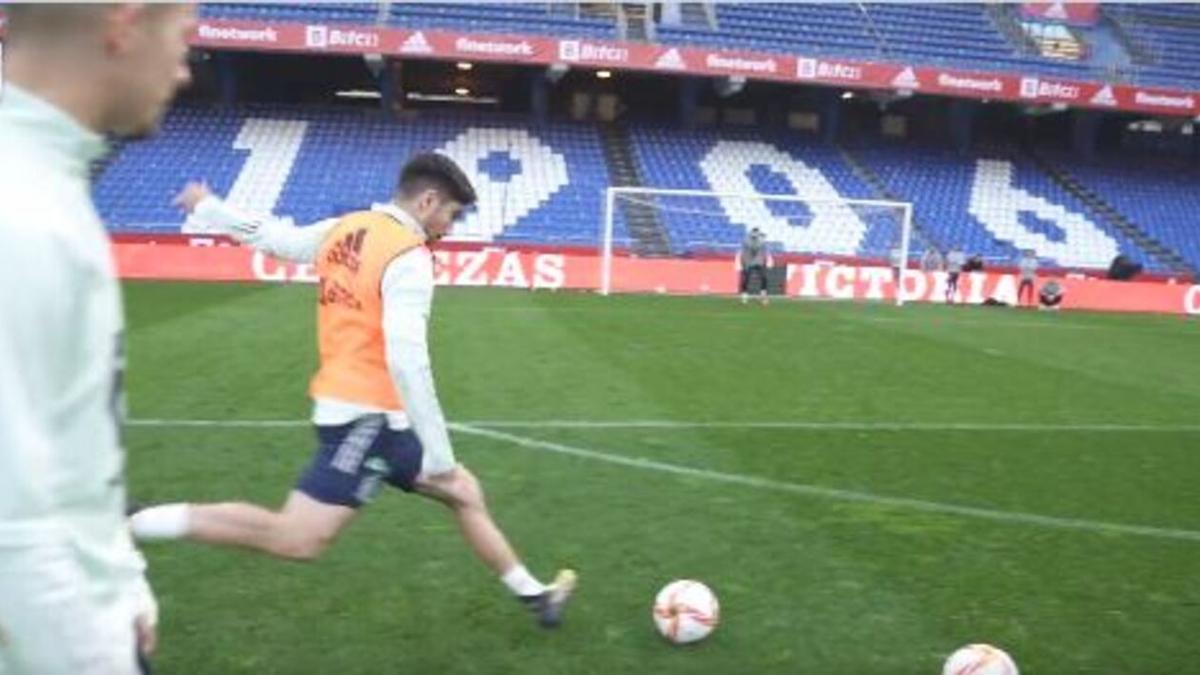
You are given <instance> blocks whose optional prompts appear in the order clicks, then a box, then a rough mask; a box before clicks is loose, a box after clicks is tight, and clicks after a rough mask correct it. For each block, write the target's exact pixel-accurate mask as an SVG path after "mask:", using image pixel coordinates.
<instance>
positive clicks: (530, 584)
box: [500, 564, 546, 596]
mask: <svg viewBox="0 0 1200 675" xmlns="http://www.w3.org/2000/svg"><path fill="white" fill-rule="evenodd" d="M500 581H503V582H504V585H505V586H508V590H510V591H512V592H513V593H514V594H515V595H519V596H530V595H541V594H542V593H545V592H546V586H545V584H543V583H542V582H540V581H538V580H537V579H535V578H534V577H533V575H532V574H530V573H529V570H527V569H525V566H524V565H521V564H518V565H516V566H515V567H513V568H512V569H510V570H509V571H507V572H505V573H504V575H503V576H501V577H500Z"/></svg>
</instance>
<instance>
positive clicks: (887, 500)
mask: <svg viewBox="0 0 1200 675" xmlns="http://www.w3.org/2000/svg"><path fill="white" fill-rule="evenodd" d="M566 423H568V424H572V425H575V426H574V427H572V428H612V427H608V426H603V427H600V426H595V425H596V424H605V425H607V424H621V425H624V426H625V427H628V426H629V424H631V422H618V423H609V422H601V423H588V424H593V426H591V427H579V425H580V424H582V423H584V422H582V421H579V420H576V421H568V422H566ZM632 423H637V424H641V425H644V426H646V427H648V428H688V427H687V426H686V425H688V424H689V423H686V422H664V421H656V420H642V421H640V422H636V421H635V422H632ZM309 424H310V422H309V421H308V420H299V419H296V420H266V419H262V420H246V419H243V420H236V419H229V420H196V419H192V420H189V419H131V420H128V421H127V422H126V425H128V426H132V427H159V428H189V427H190V428H246V429H263V428H281V427H305V426H308V425H309ZM488 424H491V425H496V426H499V425H501V424H509V425H510V426H511V425H521V424H525V425H529V424H531V423H528V422H525V423H522V422H511V423H501V422H482V423H451V424H450V425H449V426H450V428H451V429H452V430H454V431H457V432H459V433H464V434H470V435H474V436H480V437H483V438H491V439H493V440H498V441H504V442H507V443H512V444H515V445H519V446H522V447H525V448H530V449H535V450H544V451H548V452H555V453H559V454H564V455H571V456H574V457H579V458H582V459H589V460H592V461H598V462H607V463H609V464H618V465H622V466H628V467H633V468H637V469H643V470H646V471H659V472H663V473H672V474H676V475H682V476H690V477H693V478H703V479H706V480H711V481H717V482H721V483H732V484H737V485H746V486H749V487H754V488H758V489H761V490H771V491H776V492H787V493H791V494H799V495H804V496H808V497H822V498H826V499H835V500H839V501H851V502H864V503H869V504H879V505H883V506H893V507H897V508H907V509H912V510H916V511H925V512H930V513H941V514H948V515H956V516H964V517H969V518H979V519H985V520H994V521H1000V522H1009V523H1019V524H1026V525H1039V526H1042V527H1053V528H1059V529H1070V530H1083V531H1087V532H1100V533H1110V534H1122V535H1136V536H1144V537H1154V538H1158V539H1175V540H1183V541H1200V532H1197V531H1193V530H1178V529H1170V528H1160V527H1149V526H1142V525H1123V524H1119V523H1105V522H1101V521H1093V520H1084V519H1078V518H1058V517H1055V516H1042V515H1038V514H1034V513H1022V512H1019V511H996V510H992V509H984V508H979V507H973V506H961V505H957V504H946V503H942V502H931V501H926V500H922V499H909V498H905V497H887V496H883V495H876V494H872V493H869V492H857V491H853V490H840V489H837V488H828V487H821V486H818V485H806V484H803V483H788V482H784V481H776V480H771V479H768V478H759V477H757V476H747V475H744V474H734V473H724V472H721V471H713V470H710V469H697V468H694V467H689V466H681V465H678V464H669V463H667V462H660V461H657V460H652V459H645V458H642V457H629V456H625V455H614V454H609V453H605V452H600V451H597V450H590V449H587V448H579V447H574V446H569V445H563V444H561V443H553V442H550V441H542V440H538V439H535V438H528V437H525V436H517V435H514V434H509V433H505V432H503V431H496V430H495V429H489V428H485V426H484V425H488ZM532 424H537V423H532ZM543 424H544V423H543ZM667 424H672V425H675V426H674V427H672V426H664V425H667ZM697 424H703V425H708V426H713V425H723V426H724V427H726V428H742V427H746V426H747V423H737V422H705V423H697ZM750 424H755V423H750ZM759 424H767V423H759ZM779 424H783V425H787V426H784V427H782V428H805V429H808V428H821V429H824V428H829V427H828V426H827V425H828V424H839V425H840V426H838V427H836V428H839V429H856V430H858V429H867V430H871V429H884V430H888V429H895V428H901V427H900V425H897V424H892V425H890V426H879V425H880V424H881V423H822V422H812V423H800V422H785V423H779ZM867 424H873V425H875V426H869V427H868V426H866V425H867ZM799 425H804V426H799ZM814 425H822V426H814ZM946 426H947V425H936V426H926V427H914V425H912V424H908V425H904V427H903V428H905V429H920V430H925V429H931V430H941V429H945V428H946ZM1031 426H1032V425H1024V426H1022V427H1020V430H1029V428H1030V427H1031ZM1097 426H1098V425H1091V426H1087V427H1086V430H1089V431H1092V430H1098V429H1097ZM1112 426H1113V425H1109V427H1112ZM536 428H552V427H536ZM955 428H956V429H971V430H974V429H980V428H985V427H982V426H963V425H958V426H956V427H955ZM986 428H989V429H994V428H995V427H994V425H993V426H990V427H986ZM1009 428H1012V427H1011V425H1010V427H1009ZM1082 428H1084V427H1082V426H1075V427H1070V428H1063V427H1057V428H1050V427H1048V426H1047V425H1043V426H1040V427H1037V429H1039V430H1055V431H1062V430H1068V431H1070V430H1079V429H1082ZM1177 428H1180V429H1187V430H1194V429H1196V427H1177ZM1131 429H1137V430H1145V431H1157V430H1161V429H1162V428H1161V427H1132V426H1129V427H1120V430H1131Z"/></svg>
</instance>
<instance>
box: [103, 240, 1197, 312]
mask: <svg viewBox="0 0 1200 675" xmlns="http://www.w3.org/2000/svg"><path fill="white" fill-rule="evenodd" d="M113 248H114V253H115V256H116V261H117V269H118V271H119V274H120V275H121V277H122V278H123V279H158V280H180V281H184V280H186V281H261V282H275V283H287V282H299V283H314V282H315V281H316V276H315V275H314V274H313V270H312V267H311V266H309V265H300V264H295V263H285V262H280V261H277V260H274V259H272V258H270V257H267V256H265V255H263V254H261V253H257V252H254V251H252V250H250V249H247V248H244V247H240V246H186V245H174V244H147V243H117V244H114V247H113ZM433 255H434V258H435V262H436V265H435V270H436V271H435V274H436V281H437V283H439V284H441V285H448V286H492V287H503V288H529V289H575V290H595V289H597V288H599V286H600V261H599V258H598V256H597V255H596V254H595V253H594V252H590V251H585V250H579V249H576V250H567V251H559V252H555V251H548V250H543V249H526V248H516V247H501V246H487V245H480V246H474V245H462V244H459V245H455V246H454V247H453V248H450V247H447V248H439V249H438V250H436V251H434V252H433ZM612 279H613V290H614V291H617V292H629V293H678V294H708V293H713V294H732V293H734V292H736V290H737V275H736V274H735V272H734V270H733V268H732V264H731V261H730V260H728V259H708V260H684V259H673V260H664V259H661V258H638V257H633V256H617V257H615V258H614V260H613V267H612ZM1059 281H1060V283H1062V285H1063V287H1064V289H1065V299H1064V302H1063V307H1064V308H1065V309H1088V310H1097V311H1114V312H1160V313H1166V314H1192V315H1200V286H1190V285H1185V284H1173V283H1157V282H1115V281H1106V280H1102V279H1083V278H1073V277H1068V278H1065V279H1059ZM897 288H898V287H897V284H896V280H895V277H894V274H893V270H891V269H890V268H887V267H871V266H854V265H842V264H829V263H821V262H816V263H809V264H796V265H789V266H788V270H787V294H788V295H789V296H793V297H798V298H814V299H816V298H828V299H843V300H877V301H885V302H891V301H894V300H895V298H896V293H897ZM899 289H900V292H901V293H903V296H904V299H905V300H906V301H909V302H945V289H946V274H945V273H944V272H933V273H927V272H918V271H915V270H908V271H907V272H905V275H904V278H903V280H902V282H901V283H900V284H899ZM988 298H993V299H996V300H999V301H1001V302H1005V303H1007V304H1016V302H1017V277H1016V276H1014V275H1012V274H996V273H977V274H964V275H963V276H962V279H961V280H960V282H959V295H958V296H957V298H956V301H957V302H962V303H965V304H980V303H982V302H983V301H984V300H986V299H988Z"/></svg>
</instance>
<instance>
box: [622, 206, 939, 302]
mask: <svg viewBox="0 0 1200 675" xmlns="http://www.w3.org/2000/svg"><path fill="white" fill-rule="evenodd" d="M602 228H603V229H602V232H601V242H602V251H601V256H600V291H601V293H603V294H606V295H607V294H609V293H621V292H655V291H657V292H670V293H695V294H703V293H732V292H735V291H736V290H737V282H738V276H737V272H736V258H737V255H738V253H739V251H740V250H741V247H742V242H743V240H744V239H745V238H746V235H747V233H748V232H750V231H751V230H753V229H758V230H759V231H760V232H762V234H763V238H764V239H765V240H766V242H767V249H768V251H769V252H770V254H771V257H772V258H773V266H774V268H776V269H777V270H783V271H779V272H776V273H775V274H774V275H773V278H774V279H775V280H776V284H778V281H779V280H780V279H783V280H784V281H785V282H786V274H785V271H786V266H787V265H788V264H808V263H814V262H821V263H831V264H839V263H840V264H846V265H853V266H859V267H876V268H879V267H890V268H893V269H906V268H910V267H915V266H916V265H914V264H910V262H909V261H910V259H911V254H912V251H911V249H912V248H913V246H912V244H911V230H912V204H911V203H908V202H893V201H883V200H866V199H849V198H845V199H844V198H841V197H838V196H837V195H836V194H834V195H831V196H822V197H807V196H797V195H768V194H756V193H723V192H708V191H704V190H665V189H656V188H628V187H618V188H609V189H608V191H607V195H606V200H605V210H604V219H603V223H602ZM896 278H899V274H897V275H896ZM891 283H895V282H894V281H893V282H891ZM892 288H893V289H894V286H893V287H892ZM903 295H904V294H903V293H897V292H894V290H893V292H891V293H888V296H889V297H895V299H896V302H897V304H901V303H902V302H903Z"/></svg>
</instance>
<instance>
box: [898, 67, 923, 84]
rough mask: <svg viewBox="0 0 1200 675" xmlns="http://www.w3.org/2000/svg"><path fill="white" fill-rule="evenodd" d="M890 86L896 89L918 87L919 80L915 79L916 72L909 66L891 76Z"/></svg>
mask: <svg viewBox="0 0 1200 675" xmlns="http://www.w3.org/2000/svg"><path fill="white" fill-rule="evenodd" d="M892 86H893V87H895V88H897V89H920V88H921V80H919V79H917V74H916V73H915V72H913V69H912V67H911V66H910V67H908V68H905V69H904V70H902V71H900V74H899V75H897V76H896V77H894V78H892Z"/></svg>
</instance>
